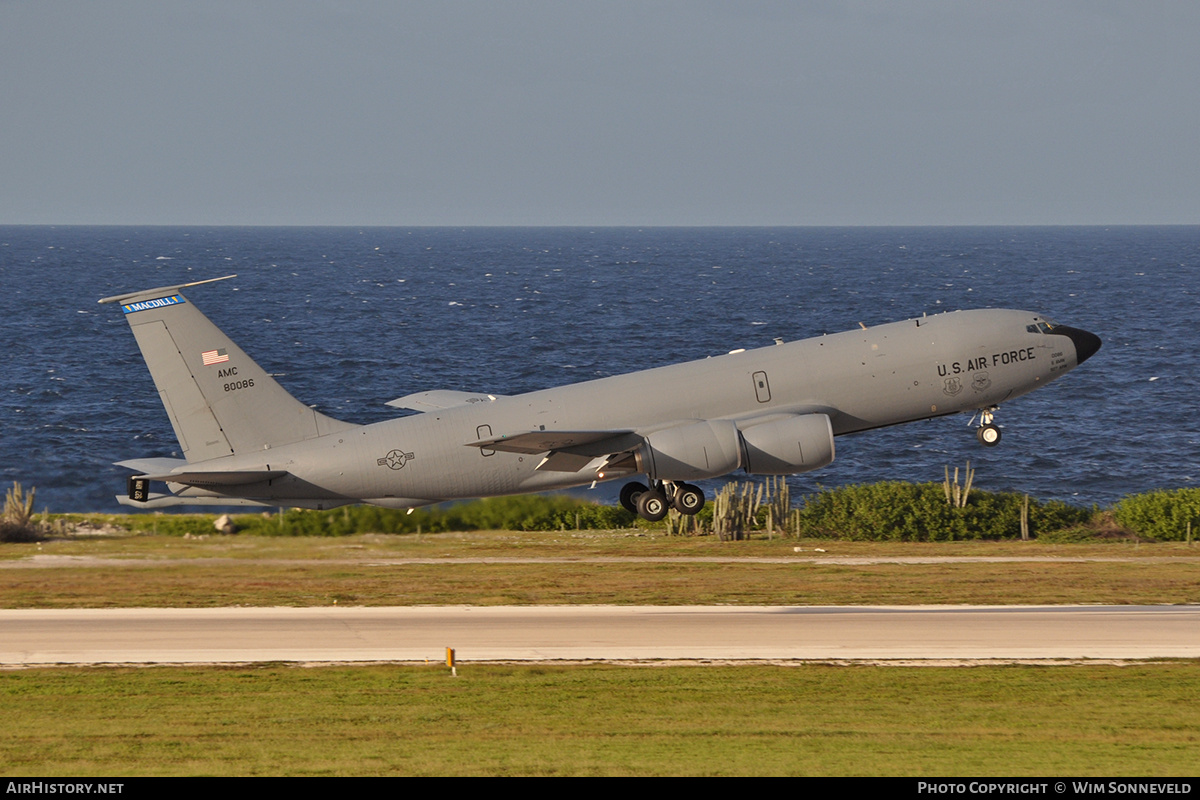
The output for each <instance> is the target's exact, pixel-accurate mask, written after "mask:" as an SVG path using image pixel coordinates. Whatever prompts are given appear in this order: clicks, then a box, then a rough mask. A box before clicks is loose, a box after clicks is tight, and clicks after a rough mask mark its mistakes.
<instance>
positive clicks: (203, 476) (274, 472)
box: [136, 469, 288, 486]
mask: <svg viewBox="0 0 1200 800" xmlns="http://www.w3.org/2000/svg"><path fill="white" fill-rule="evenodd" d="M287 474H288V473H287V470H284V469H242V470H236V471H211V472H201V471H197V470H184V471H182V472H162V473H159V474H157V475H138V476H136V477H139V478H144V479H146V480H150V481H165V482H167V483H183V484H187V485H188V486H242V485H244V484H247V483H259V482H261V481H269V480H273V479H274V478H282V477H283V476H284V475H287Z"/></svg>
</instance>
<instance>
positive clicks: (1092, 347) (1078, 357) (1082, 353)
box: [1053, 325, 1101, 364]
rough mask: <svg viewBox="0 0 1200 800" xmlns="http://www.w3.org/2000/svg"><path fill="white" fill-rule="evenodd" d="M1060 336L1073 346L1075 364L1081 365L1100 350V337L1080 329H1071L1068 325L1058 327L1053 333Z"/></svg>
mask: <svg viewBox="0 0 1200 800" xmlns="http://www.w3.org/2000/svg"><path fill="white" fill-rule="evenodd" d="M1053 332H1054V333H1056V334H1059V335H1061V336H1067V337H1069V338H1070V339H1071V341H1072V342H1073V343H1074V344H1075V363H1076V364H1082V363H1083V362H1085V361H1087V360H1088V359H1089V358H1091V357H1092V356H1093V355H1095V354H1096V351H1097V350H1099V349H1100V344H1101V342H1100V337H1099V336H1097V335H1096V334H1094V333H1091V332H1089V331H1085V330H1083V329H1082V328H1072V327H1071V326H1070V325H1059V326H1058V327H1057V328H1055V329H1054V331H1053Z"/></svg>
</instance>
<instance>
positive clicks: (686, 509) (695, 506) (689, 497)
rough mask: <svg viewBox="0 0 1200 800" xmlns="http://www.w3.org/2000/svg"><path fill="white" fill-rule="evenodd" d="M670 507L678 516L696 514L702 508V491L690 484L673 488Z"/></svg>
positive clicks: (682, 484)
mask: <svg viewBox="0 0 1200 800" xmlns="http://www.w3.org/2000/svg"><path fill="white" fill-rule="evenodd" d="M671 505H673V506H675V510H676V511H678V512H679V513H680V514H698V513H700V509H702V508H704V490H703V489H701V488H700V487H699V486H692V485H691V484H690V483H681V484H679V485H678V486H676V487H675V496H674V497H673V498H671Z"/></svg>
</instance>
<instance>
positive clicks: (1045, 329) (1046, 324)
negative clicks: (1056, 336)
mask: <svg viewBox="0 0 1200 800" xmlns="http://www.w3.org/2000/svg"><path fill="white" fill-rule="evenodd" d="M1057 327H1058V323H1057V322H1053V321H1052V320H1048V319H1047V320H1043V321H1041V322H1038V323H1037V324H1035V325H1026V326H1025V330H1027V331H1029V332H1030V333H1049V332H1050V331H1052V330H1054V329H1055V328H1057Z"/></svg>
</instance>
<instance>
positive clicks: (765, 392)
mask: <svg viewBox="0 0 1200 800" xmlns="http://www.w3.org/2000/svg"><path fill="white" fill-rule="evenodd" d="M754 395H755V397H757V398H758V402H760V403H766V402H767V401H769V400H770V399H771V384H769V383H767V373H765V372H761V371H760V372H756V373H754Z"/></svg>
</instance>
